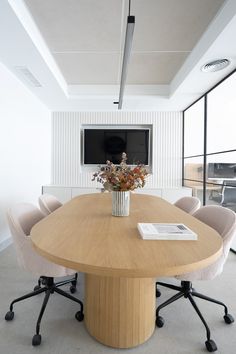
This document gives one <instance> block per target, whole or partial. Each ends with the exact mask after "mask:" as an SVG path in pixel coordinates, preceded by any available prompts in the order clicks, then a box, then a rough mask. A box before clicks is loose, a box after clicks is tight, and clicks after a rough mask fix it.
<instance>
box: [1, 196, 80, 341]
mask: <svg viewBox="0 0 236 354" xmlns="http://www.w3.org/2000/svg"><path fill="white" fill-rule="evenodd" d="M7 217H8V223H9V227H10V230H11V234H12V237H13V241H14V246H15V249H16V254H17V259H18V263H19V265H20V266H21V267H22V268H24V269H26V270H28V271H30V272H32V273H33V274H35V275H39V276H40V277H41V279H43V281H42V284H43V285H44V286H43V287H42V288H41V287H39V288H37V289H35V290H34V291H32V292H30V293H28V294H26V295H24V296H21V297H19V298H17V299H15V300H14V301H12V303H11V304H10V311H8V312H7V314H6V316H5V319H6V320H7V321H11V320H13V318H14V312H13V305H14V304H15V303H16V302H19V301H22V300H24V299H27V298H29V297H32V296H35V295H37V294H40V293H45V297H44V300H43V304H42V307H41V310H40V313H39V317H38V320H37V324H36V334H35V335H34V336H33V339H32V345H33V346H36V345H39V344H40V343H41V335H40V334H39V332H40V323H41V319H42V316H43V314H44V311H45V308H46V306H47V302H48V299H49V297H50V295H51V294H53V293H54V292H56V293H58V294H60V295H62V296H64V297H66V298H68V299H70V300H73V301H75V302H77V303H78V304H79V305H80V311H78V312H77V313H76V315H75V317H76V319H77V320H78V321H82V320H83V317H84V315H83V304H82V302H81V301H80V300H78V299H77V298H75V297H73V296H72V295H70V294H68V293H66V292H65V291H63V290H61V289H59V286H61V285H64V284H65V283H68V280H65V281H61V282H58V283H55V282H54V277H63V276H67V275H72V274H75V271H74V270H72V269H68V268H65V267H62V266H60V265H57V264H54V263H51V262H49V261H47V260H46V259H45V258H43V257H41V256H40V255H39V254H38V253H36V252H35V250H34V248H33V246H32V242H31V239H30V231H31V229H32V227H33V226H34V225H35V224H36V223H37V222H39V221H40V220H41V219H43V218H44V214H43V213H42V212H41V211H40V210H39V209H38V208H36V207H35V206H34V205H32V204H28V203H21V204H18V205H16V206H15V207H13V208H11V209H10V210H9V211H8V214H7Z"/></svg>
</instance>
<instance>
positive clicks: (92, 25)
mask: <svg viewBox="0 0 236 354" xmlns="http://www.w3.org/2000/svg"><path fill="white" fill-rule="evenodd" d="M25 3H26V5H27V6H28V8H29V10H30V12H31V13H32V15H33V17H34V20H35V22H36V24H37V25H38V27H39V30H40V31H41V33H42V35H43V37H44V38H45V40H46V42H47V44H48V46H49V48H50V50H51V51H52V52H53V51H62V52H64V51H103V50H105V51H108V50H109V51H114V50H119V49H120V31H121V21H122V0H25Z"/></svg>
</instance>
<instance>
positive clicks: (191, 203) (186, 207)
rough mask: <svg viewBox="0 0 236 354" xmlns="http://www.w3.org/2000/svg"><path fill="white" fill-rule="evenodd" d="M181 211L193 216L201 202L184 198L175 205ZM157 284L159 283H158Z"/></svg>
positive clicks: (159, 292) (196, 199)
mask: <svg viewBox="0 0 236 354" xmlns="http://www.w3.org/2000/svg"><path fill="white" fill-rule="evenodd" d="M174 205H175V206H177V207H178V208H179V209H182V210H183V211H185V212H186V213H188V214H190V215H192V214H193V213H194V212H195V211H196V210H198V209H199V208H200V206H201V202H200V200H199V199H198V198H196V197H182V198H180V199H178V200H177V202H175V203H174ZM156 284H157V283H156ZM160 296H161V291H160V289H159V288H157V287H156V297H160Z"/></svg>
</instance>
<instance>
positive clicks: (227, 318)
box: [224, 313, 234, 324]
mask: <svg viewBox="0 0 236 354" xmlns="http://www.w3.org/2000/svg"><path fill="white" fill-rule="evenodd" d="M224 320H225V323H227V324H231V323H233V322H234V318H233V316H232V315H230V314H229V313H228V314H227V315H225V316H224Z"/></svg>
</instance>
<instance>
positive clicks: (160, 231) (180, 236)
mask: <svg viewBox="0 0 236 354" xmlns="http://www.w3.org/2000/svg"><path fill="white" fill-rule="evenodd" d="M138 230H139V233H140V235H141V237H142V238H143V239H144V240H197V234H196V233H195V232H194V231H192V230H191V229H189V228H188V227H187V226H186V225H184V224H179V223H178V224H173V223H170V224H164V223H138Z"/></svg>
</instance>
